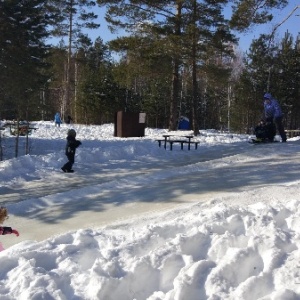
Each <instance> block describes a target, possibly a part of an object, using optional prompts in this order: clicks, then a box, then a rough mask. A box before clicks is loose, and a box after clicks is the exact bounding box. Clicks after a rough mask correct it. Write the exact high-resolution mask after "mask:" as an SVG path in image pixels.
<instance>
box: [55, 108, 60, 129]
mask: <svg viewBox="0 0 300 300" xmlns="http://www.w3.org/2000/svg"><path fill="white" fill-rule="evenodd" d="M54 122H55V127H56V126H58V127H60V124H61V118H60V114H59V113H58V112H57V113H56V114H55V116H54Z"/></svg>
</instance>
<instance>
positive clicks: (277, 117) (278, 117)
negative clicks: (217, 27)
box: [264, 93, 286, 143]
mask: <svg viewBox="0 0 300 300" xmlns="http://www.w3.org/2000/svg"><path fill="white" fill-rule="evenodd" d="M264 114H265V120H266V122H273V121H274V122H275V124H276V127H277V130H278V132H279V134H280V136H281V140H282V142H283V143H284V142H286V133H285V131H284V127H283V124H282V117H283V114H282V111H281V108H280V105H279V103H278V101H277V100H276V99H274V98H273V97H272V95H271V94H270V93H266V94H264Z"/></svg>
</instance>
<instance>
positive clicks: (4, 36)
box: [0, 0, 52, 118]
mask: <svg viewBox="0 0 300 300" xmlns="http://www.w3.org/2000/svg"><path fill="white" fill-rule="evenodd" d="M46 2H47V1H46V0H33V1H29V0H28V1H17V0H6V1H1V2H0V32H1V34H0V48H1V53H0V80H1V92H0V97H1V98H0V100H1V102H2V105H3V106H2V107H6V108H7V109H9V110H10V111H9V112H8V111H7V117H14V118H18V117H20V118H26V117H28V113H29V111H30V110H34V107H38V105H37V102H33V100H38V97H37V91H38V90H39V88H40V86H41V85H42V84H43V80H44V76H43V73H44V72H43V70H44V69H45V67H46V65H45V57H46V56H47V51H48V47H47V45H46V44H45V38H46V37H47V36H48V34H49V33H48V31H47V26H48V24H49V22H50V20H51V18H52V16H51V14H49V13H48V11H47V7H46Z"/></svg>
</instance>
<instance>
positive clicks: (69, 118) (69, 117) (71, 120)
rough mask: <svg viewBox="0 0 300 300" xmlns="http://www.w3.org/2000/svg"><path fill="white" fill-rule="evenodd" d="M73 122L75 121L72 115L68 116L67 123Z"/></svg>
mask: <svg viewBox="0 0 300 300" xmlns="http://www.w3.org/2000/svg"><path fill="white" fill-rule="evenodd" d="M72 122H73V119H72V117H71V116H67V121H66V123H67V124H71V123H72Z"/></svg>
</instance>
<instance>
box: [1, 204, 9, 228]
mask: <svg viewBox="0 0 300 300" xmlns="http://www.w3.org/2000/svg"><path fill="white" fill-rule="evenodd" d="M6 219H8V212H7V208H6V207H0V224H2V223H3V222H4V221H5V220H6Z"/></svg>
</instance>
